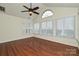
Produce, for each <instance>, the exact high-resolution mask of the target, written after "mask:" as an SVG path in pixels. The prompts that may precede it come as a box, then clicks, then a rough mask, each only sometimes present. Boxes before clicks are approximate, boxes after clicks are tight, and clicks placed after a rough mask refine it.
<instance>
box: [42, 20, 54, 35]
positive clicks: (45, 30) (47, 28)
mask: <svg viewBox="0 0 79 59" xmlns="http://www.w3.org/2000/svg"><path fill="white" fill-rule="evenodd" d="M41 34H45V35H52V34H53V23H52V21H44V22H42V23H41Z"/></svg>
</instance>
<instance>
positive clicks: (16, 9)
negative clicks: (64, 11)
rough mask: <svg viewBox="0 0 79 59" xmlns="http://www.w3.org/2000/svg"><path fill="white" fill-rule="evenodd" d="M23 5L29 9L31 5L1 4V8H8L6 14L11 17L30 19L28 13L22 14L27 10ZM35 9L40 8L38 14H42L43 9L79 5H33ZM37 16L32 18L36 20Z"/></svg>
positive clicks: (76, 5) (76, 4)
mask: <svg viewBox="0 0 79 59" xmlns="http://www.w3.org/2000/svg"><path fill="white" fill-rule="evenodd" d="M23 5H26V6H28V7H29V4H27V3H26V4H25V3H0V6H3V7H5V8H6V12H5V13H7V14H9V15H13V16H17V17H21V18H30V16H29V14H28V13H22V12H21V11H23V10H26V9H25V8H24V7H22V6H23ZM32 5H33V7H36V6H39V8H40V9H39V10H37V12H39V13H41V10H42V8H44V7H45V8H46V7H79V4H78V3H75V4H74V3H73V4H71V3H70V4H68V3H67V4H66V3H65V4H64V3H33V4H32ZM36 16H38V15H36V14H33V15H32V17H33V18H35V17H36Z"/></svg>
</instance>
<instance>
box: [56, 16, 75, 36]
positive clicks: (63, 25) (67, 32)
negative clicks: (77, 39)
mask: <svg viewBox="0 0 79 59" xmlns="http://www.w3.org/2000/svg"><path fill="white" fill-rule="evenodd" d="M74 27H75V23H74V17H73V16H72V17H65V18H61V19H58V20H57V31H56V32H57V33H56V34H57V36H63V37H74V36H75V28H74Z"/></svg>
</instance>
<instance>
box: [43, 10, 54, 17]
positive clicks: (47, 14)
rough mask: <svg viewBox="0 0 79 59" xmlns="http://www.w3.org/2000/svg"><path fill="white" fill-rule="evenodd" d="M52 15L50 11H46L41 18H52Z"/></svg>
mask: <svg viewBox="0 0 79 59" xmlns="http://www.w3.org/2000/svg"><path fill="white" fill-rule="evenodd" d="M52 15H53V12H52V11H50V10H47V11H45V12H44V13H43V15H42V18H46V17H49V16H52Z"/></svg>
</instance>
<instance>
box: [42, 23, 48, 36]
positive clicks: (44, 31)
mask: <svg viewBox="0 0 79 59" xmlns="http://www.w3.org/2000/svg"><path fill="white" fill-rule="evenodd" d="M46 29H47V26H46V22H42V23H41V34H47V31H46Z"/></svg>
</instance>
